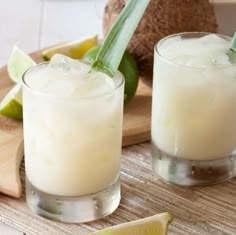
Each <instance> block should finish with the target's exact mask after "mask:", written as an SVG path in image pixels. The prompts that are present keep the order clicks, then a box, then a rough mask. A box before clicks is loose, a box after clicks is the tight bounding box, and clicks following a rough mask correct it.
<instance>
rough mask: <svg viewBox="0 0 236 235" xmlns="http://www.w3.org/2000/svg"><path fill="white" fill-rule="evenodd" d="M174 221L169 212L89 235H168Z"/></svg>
mask: <svg viewBox="0 0 236 235" xmlns="http://www.w3.org/2000/svg"><path fill="white" fill-rule="evenodd" d="M171 221H172V215H171V214H170V213H169V212H166V213H162V214H157V215H154V216H151V217H147V218H144V219H140V220H136V221H132V222H128V223H124V224H119V225H116V226H113V227H110V228H105V229H103V230H100V231H98V232H92V233H89V235H131V234H148V235H166V234H167V232H168V225H169V224H170V223H171Z"/></svg>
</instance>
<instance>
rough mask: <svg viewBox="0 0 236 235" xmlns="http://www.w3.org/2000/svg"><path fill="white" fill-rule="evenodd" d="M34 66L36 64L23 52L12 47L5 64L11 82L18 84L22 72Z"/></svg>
mask: <svg viewBox="0 0 236 235" xmlns="http://www.w3.org/2000/svg"><path fill="white" fill-rule="evenodd" d="M34 65H36V63H35V62H34V61H33V60H32V59H31V58H30V57H29V56H28V55H27V54H26V53H25V52H23V51H21V50H20V49H19V48H17V47H16V46H14V47H13V49H12V52H11V55H10V58H9V60H8V63H7V70H8V74H9V77H10V78H11V80H12V81H14V82H19V81H21V79H22V75H23V74H24V72H25V71H26V70H27V69H29V68H30V67H32V66H34Z"/></svg>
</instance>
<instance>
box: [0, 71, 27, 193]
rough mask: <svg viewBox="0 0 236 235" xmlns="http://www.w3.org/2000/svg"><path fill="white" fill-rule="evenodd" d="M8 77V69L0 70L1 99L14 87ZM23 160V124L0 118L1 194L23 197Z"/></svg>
mask: <svg viewBox="0 0 236 235" xmlns="http://www.w3.org/2000/svg"><path fill="white" fill-rule="evenodd" d="M5 77H6V68H3V69H1V70H0V87H1V88H0V99H2V97H3V96H4V95H5V93H6V92H8V90H9V89H10V88H11V86H12V85H13V84H12V83H11V82H10V80H9V79H5ZM22 158H23V131H22V122H19V121H15V120H12V119H9V118H5V117H3V116H0V192H2V193H5V194H7V195H10V196H13V197H17V198H18V197H20V196H21V191H22V190H21V182H20V177H19V167H20V163H21V160H22Z"/></svg>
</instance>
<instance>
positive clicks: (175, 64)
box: [154, 32, 236, 70]
mask: <svg viewBox="0 0 236 235" xmlns="http://www.w3.org/2000/svg"><path fill="white" fill-rule="evenodd" d="M211 34H214V35H217V36H219V37H221V38H225V39H228V40H231V39H232V37H229V36H226V35H223V34H218V33H210V32H182V33H175V34H171V35H169V36H166V37H164V38H162V39H161V40H160V41H158V42H157V43H156V44H155V46H154V52H155V53H157V55H158V56H159V57H160V58H161V60H162V61H164V62H166V63H168V64H171V65H173V66H177V67H182V68H186V69H194V70H206V69H208V68H209V67H208V66H207V67H198V66H191V65H184V64H179V63H177V62H174V61H173V60H171V59H168V58H166V57H165V56H164V55H163V54H162V53H161V52H160V48H161V46H162V43H163V42H165V41H166V40H168V39H170V38H174V37H177V36H184V35H193V36H194V35H202V36H204V35H205V36H206V35H211ZM196 38H197V37H196ZM232 67H236V65H235V64H228V65H216V66H214V69H227V68H232Z"/></svg>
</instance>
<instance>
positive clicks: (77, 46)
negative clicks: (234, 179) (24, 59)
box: [42, 35, 98, 61]
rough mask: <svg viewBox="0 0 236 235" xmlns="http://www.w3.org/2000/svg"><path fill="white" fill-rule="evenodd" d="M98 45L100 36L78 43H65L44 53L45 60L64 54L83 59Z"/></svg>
mask: <svg viewBox="0 0 236 235" xmlns="http://www.w3.org/2000/svg"><path fill="white" fill-rule="evenodd" d="M97 44H98V36H97V35H93V36H91V37H87V38H83V39H80V40H77V41H72V42H68V43H64V44H61V45H58V46H55V47H52V48H49V49H47V50H45V51H43V53H42V57H43V59H44V60H46V61H48V60H50V59H51V57H52V56H53V55H55V54H62V55H65V56H68V57H71V58H73V59H81V58H82V57H83V55H84V54H85V53H86V52H87V51H88V50H89V49H90V48H92V47H94V46H96V45H97Z"/></svg>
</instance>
